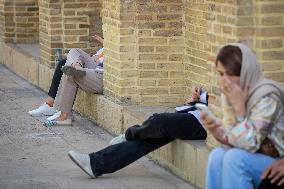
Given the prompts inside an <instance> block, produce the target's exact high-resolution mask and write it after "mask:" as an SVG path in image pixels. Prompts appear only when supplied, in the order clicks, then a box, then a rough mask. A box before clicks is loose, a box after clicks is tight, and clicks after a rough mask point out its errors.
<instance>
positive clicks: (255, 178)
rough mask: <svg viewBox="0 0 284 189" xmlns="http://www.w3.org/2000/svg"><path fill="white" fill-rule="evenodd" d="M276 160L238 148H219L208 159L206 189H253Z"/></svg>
mask: <svg viewBox="0 0 284 189" xmlns="http://www.w3.org/2000/svg"><path fill="white" fill-rule="evenodd" d="M273 161H275V159H273V158H272V157H269V156H266V155H264V154H259V153H251V152H248V151H245V150H242V149H238V148H225V147H218V148H216V149H214V150H213V151H212V152H211V153H210V155H209V159H208V165H207V175H206V187H205V188H206V189H228V188H230V189H240V188H242V189H253V188H257V187H258V186H259V185H260V182H261V178H260V176H261V174H262V172H263V171H264V170H265V168H266V167H268V166H269V165H270V164H271V163H272V162H273Z"/></svg>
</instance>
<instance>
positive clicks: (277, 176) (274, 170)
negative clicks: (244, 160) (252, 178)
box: [261, 158, 284, 186]
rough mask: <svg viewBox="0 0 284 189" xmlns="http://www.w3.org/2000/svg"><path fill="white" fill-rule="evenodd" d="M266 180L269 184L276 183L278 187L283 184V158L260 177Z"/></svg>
mask: <svg viewBox="0 0 284 189" xmlns="http://www.w3.org/2000/svg"><path fill="white" fill-rule="evenodd" d="M266 178H268V179H269V180H270V182H271V183H277V185H278V186H281V185H282V184H284V158H282V159H279V160H277V161H275V162H273V163H272V164H271V165H270V166H268V167H267V168H266V169H265V171H264V172H263V173H262V175H261V179H266Z"/></svg>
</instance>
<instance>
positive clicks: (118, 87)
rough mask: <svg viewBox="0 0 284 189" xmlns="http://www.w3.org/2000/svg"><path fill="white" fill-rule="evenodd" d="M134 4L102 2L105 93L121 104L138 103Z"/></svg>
mask: <svg viewBox="0 0 284 189" xmlns="http://www.w3.org/2000/svg"><path fill="white" fill-rule="evenodd" d="M135 16H136V1H126V0H113V1H107V0H104V1H103V31H104V37H105V40H104V48H105V54H106V58H105V65H104V69H105V72H104V93H105V94H106V95H108V96H110V97H112V98H114V99H116V100H118V101H120V102H129V101H131V100H134V101H137V96H138V92H137V85H138V82H137V76H138V71H137V60H136V38H135Z"/></svg>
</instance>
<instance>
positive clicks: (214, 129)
mask: <svg viewBox="0 0 284 189" xmlns="http://www.w3.org/2000/svg"><path fill="white" fill-rule="evenodd" d="M201 120H202V125H203V126H204V128H205V129H206V130H208V131H209V132H210V133H212V135H213V136H214V138H215V139H217V140H218V141H219V142H221V143H223V144H227V145H228V141H227V140H226V138H225V137H224V136H225V130H224V129H223V128H222V127H221V126H222V123H221V120H220V119H214V118H211V117H210V116H209V115H207V114H206V113H205V112H202V113H201Z"/></svg>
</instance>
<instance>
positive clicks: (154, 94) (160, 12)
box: [136, 0, 185, 105]
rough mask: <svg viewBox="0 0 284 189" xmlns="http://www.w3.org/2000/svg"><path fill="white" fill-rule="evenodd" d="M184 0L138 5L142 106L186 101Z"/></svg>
mask: <svg viewBox="0 0 284 189" xmlns="http://www.w3.org/2000/svg"><path fill="white" fill-rule="evenodd" d="M182 5H183V3H182V0H176V1H165V0H153V1H142V2H139V3H137V15H136V24H137V30H136V33H137V38H136V39H138V40H137V53H138V54H137V67H138V70H139V75H138V77H139V78H138V88H139V89H138V92H139V95H140V99H139V100H140V101H139V103H140V104H141V105H173V104H176V103H182V102H183V101H184V98H185V88H184V86H185V80H184V79H185V75H184V64H183V55H184V38H183V30H182V24H183V23H182V21H183V20H182V19H183V6H182Z"/></svg>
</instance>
